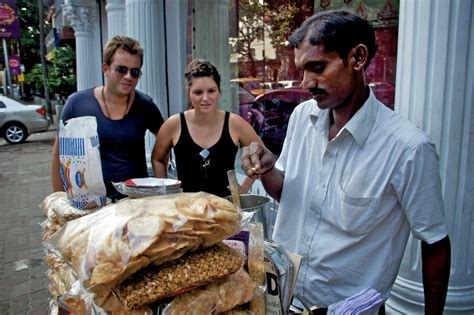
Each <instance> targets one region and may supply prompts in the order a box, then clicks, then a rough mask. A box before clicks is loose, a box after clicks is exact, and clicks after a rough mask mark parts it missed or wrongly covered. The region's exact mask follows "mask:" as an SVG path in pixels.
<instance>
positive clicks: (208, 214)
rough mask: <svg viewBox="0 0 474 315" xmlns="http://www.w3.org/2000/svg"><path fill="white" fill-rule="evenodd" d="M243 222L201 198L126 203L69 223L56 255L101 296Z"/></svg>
mask: <svg viewBox="0 0 474 315" xmlns="http://www.w3.org/2000/svg"><path fill="white" fill-rule="evenodd" d="M240 218H241V215H240V213H239V212H238V211H237V209H236V208H235V207H234V206H233V204H232V203H231V202H230V201H228V200H226V199H223V198H220V197H217V196H214V195H211V194H207V193H203V192H199V193H182V194H176V195H165V196H154V197H147V198H140V199H124V200H121V201H120V202H118V203H116V204H111V205H109V206H106V207H103V208H102V209H101V210H100V211H97V212H94V213H92V214H89V215H87V216H84V217H81V218H78V219H76V220H73V221H70V222H68V223H67V224H66V225H65V226H64V228H63V230H62V234H61V236H60V238H59V241H58V243H57V249H58V250H59V252H60V253H61V255H62V256H63V258H64V259H65V260H66V261H67V262H69V263H70V264H71V266H72V268H73V270H74V271H75V273H76V274H77V276H78V278H79V280H80V281H81V283H82V285H83V286H84V288H86V289H90V290H91V291H92V292H97V293H99V291H100V293H102V294H103V293H104V292H103V291H104V290H105V289H106V288H111V287H113V286H116V285H118V284H119V283H121V282H122V281H123V280H125V279H126V278H128V277H129V276H131V275H132V274H134V273H135V272H136V271H138V270H140V269H142V268H144V267H145V266H147V265H149V264H151V263H154V264H156V265H159V264H162V263H164V262H167V261H170V260H174V259H178V258H180V257H181V256H182V255H184V254H185V253H187V252H191V251H194V250H197V249H199V248H205V247H209V246H211V245H213V244H215V243H217V242H220V241H221V240H223V239H225V238H227V237H229V236H231V235H234V234H235V233H236V232H237V231H238V230H239V228H240Z"/></svg>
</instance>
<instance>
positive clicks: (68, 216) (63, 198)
mask: <svg viewBox="0 0 474 315" xmlns="http://www.w3.org/2000/svg"><path fill="white" fill-rule="evenodd" d="M40 208H41V209H42V210H43V213H44V214H45V215H46V217H47V219H46V220H45V222H43V228H44V232H43V240H47V239H48V238H50V237H51V236H52V235H54V234H55V233H56V232H57V231H59V230H60V229H61V227H62V226H63V225H64V224H66V222H68V221H71V220H74V219H77V218H80V217H83V216H85V215H88V214H91V213H92V212H95V211H97V210H98V209H99V208H95V209H85V210H81V209H77V208H74V207H73V206H72V205H71V203H70V202H69V200H68V199H67V195H66V193H65V192H64V191H57V192H54V193H52V194H50V195H48V196H46V198H44V199H43V201H42V202H41V204H40Z"/></svg>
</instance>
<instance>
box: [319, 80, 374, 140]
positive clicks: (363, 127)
mask: <svg viewBox="0 0 474 315" xmlns="http://www.w3.org/2000/svg"><path fill="white" fill-rule="evenodd" d="M369 91H370V94H369V97H368V98H367V100H366V101H365V103H364V105H362V107H361V108H360V109H359V110H358V111H357V112H356V113H355V114H354V116H353V117H352V118H351V119H350V120H349V121H348V122H347V124H346V125H345V126H344V128H343V129H342V130H346V131H347V132H349V133H350V134H351V135H352V137H353V138H354V140H355V141H356V143H357V145H359V147H362V146H363V145H364V144H365V142H366V141H367V138H368V137H369V134H370V130H371V129H372V126H373V125H374V122H375V117H376V115H377V106H376V103H377V100H376V98H375V95H374V94H373V92H372V89H369ZM314 103H315V106H314V108H313V110H312V111H311V113H310V119H311V122H312V124H313V126H314V127H315V128H317V129H318V130H319V131H321V132H323V133H327V132H328V130H329V113H330V111H329V110H321V109H319V108H318V107H317V105H316V101H314Z"/></svg>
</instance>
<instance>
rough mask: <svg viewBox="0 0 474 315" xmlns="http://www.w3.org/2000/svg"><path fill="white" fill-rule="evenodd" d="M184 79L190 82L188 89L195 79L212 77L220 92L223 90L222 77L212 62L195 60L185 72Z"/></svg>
mask: <svg viewBox="0 0 474 315" xmlns="http://www.w3.org/2000/svg"><path fill="white" fill-rule="evenodd" d="M184 77H185V78H186V80H187V81H188V87H189V86H190V85H191V83H192V80H193V79H194V78H202V77H212V79H213V80H214V82H216V84H217V88H218V89H219V91H220V90H221V76H220V74H219V72H218V71H217V68H216V66H215V65H214V64H212V63H211V62H209V61H207V60H204V59H194V60H193V61H191V62H190V63H189V64H188V65H187V66H186V69H185V71H184Z"/></svg>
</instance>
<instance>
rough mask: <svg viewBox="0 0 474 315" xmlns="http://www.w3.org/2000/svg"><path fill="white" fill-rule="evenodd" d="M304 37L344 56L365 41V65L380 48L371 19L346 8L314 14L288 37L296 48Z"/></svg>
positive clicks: (311, 42)
mask: <svg viewBox="0 0 474 315" xmlns="http://www.w3.org/2000/svg"><path fill="white" fill-rule="evenodd" d="M304 40H308V41H309V43H310V44H311V45H314V46H316V45H320V44H322V45H323V46H324V49H325V51H326V52H336V53H338V54H339V56H340V57H341V58H343V59H345V58H347V55H348V54H349V51H350V50H351V49H352V48H354V47H355V46H357V45H359V44H363V45H365V46H367V49H368V56H367V63H366V64H365V68H367V67H368V66H369V64H370V60H372V57H373V56H374V55H375V52H376V51H377V45H376V43H375V34H374V30H373V28H372V26H370V24H369V22H367V20H365V19H363V18H361V17H360V16H359V15H358V14H356V13H352V12H349V11H343V10H338V11H323V12H319V13H316V14H314V15H313V16H311V17H310V18H308V19H307V20H306V21H304V22H303V24H301V26H300V27H299V28H298V29H297V30H296V31H295V32H294V33H293V34H292V35H291V36H290V37H289V39H288V41H289V42H290V45H291V46H292V47H293V48H298V45H299V44H300V43H301V42H303V41H304Z"/></svg>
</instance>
